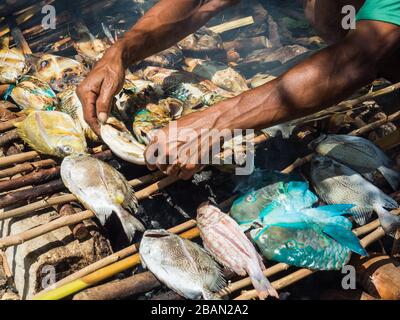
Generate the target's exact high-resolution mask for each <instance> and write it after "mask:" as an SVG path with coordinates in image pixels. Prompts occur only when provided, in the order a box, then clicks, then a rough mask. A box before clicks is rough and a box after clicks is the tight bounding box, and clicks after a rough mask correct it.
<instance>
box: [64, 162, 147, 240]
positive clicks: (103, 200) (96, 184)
mask: <svg viewBox="0 0 400 320" xmlns="http://www.w3.org/2000/svg"><path fill="white" fill-rule="evenodd" d="M61 178H62V180H63V182H64V184H65V186H66V187H67V188H68V190H69V191H70V192H71V193H72V194H74V195H75V196H76V197H77V198H78V199H79V201H80V202H82V204H83V205H84V206H85V208H87V209H89V210H91V211H93V212H94V213H95V214H96V217H97V218H98V219H99V220H100V223H101V224H102V225H103V226H104V225H105V223H106V222H107V220H108V219H109V218H110V217H111V215H112V214H113V213H115V214H116V215H117V216H118V218H119V220H120V222H121V224H122V227H123V229H124V232H125V234H126V236H127V238H128V240H129V241H132V239H133V237H134V235H135V232H136V230H139V231H144V229H145V228H144V226H143V224H142V223H141V222H140V221H139V220H138V219H137V218H135V217H134V216H133V215H132V214H131V213H130V212H129V211H128V210H133V211H135V210H136V209H137V200H136V198H135V195H134V192H133V190H132V189H131V186H130V185H129V183H128V181H127V180H126V179H125V177H124V176H123V175H122V174H121V173H119V172H118V171H117V170H116V169H114V168H113V167H112V166H110V165H109V164H107V163H105V162H103V161H101V160H98V159H96V158H93V157H91V156H89V155H72V156H69V157H66V158H64V160H63V162H62V164H61Z"/></svg>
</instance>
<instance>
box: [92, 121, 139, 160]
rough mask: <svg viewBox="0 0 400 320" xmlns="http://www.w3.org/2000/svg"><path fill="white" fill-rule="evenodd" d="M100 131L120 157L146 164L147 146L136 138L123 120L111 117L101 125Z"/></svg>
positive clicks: (104, 139) (105, 140)
mask: <svg viewBox="0 0 400 320" xmlns="http://www.w3.org/2000/svg"><path fill="white" fill-rule="evenodd" d="M100 132H101V138H102V139H103V141H104V142H105V143H106V144H107V145H108V146H109V148H110V149H111V151H112V152H113V153H115V154H116V155H117V156H118V157H120V158H121V159H123V160H125V161H128V162H131V163H135V164H139V165H144V164H145V161H144V150H145V146H144V145H143V144H140V143H139V142H137V141H136V140H135V138H134V137H133V136H132V134H131V133H130V132H129V131H128V129H127V128H126V127H125V125H124V124H123V123H122V122H120V121H118V120H117V119H115V118H113V117H110V118H108V119H107V122H106V123H105V124H102V125H101V126H100Z"/></svg>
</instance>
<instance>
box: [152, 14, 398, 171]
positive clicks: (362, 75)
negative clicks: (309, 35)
mask: <svg viewBox="0 0 400 320" xmlns="http://www.w3.org/2000/svg"><path fill="white" fill-rule="evenodd" d="M399 47H400V27H399V26H396V25H393V24H390V23H384V22H379V21H360V22H359V23H358V24H357V28H356V30H353V31H351V32H350V33H349V34H348V35H347V36H346V38H344V39H343V40H342V41H341V42H340V43H338V44H336V45H333V46H330V47H328V48H326V49H324V50H322V51H320V52H318V53H317V54H315V55H313V56H312V57H310V58H308V59H307V60H305V61H304V62H302V63H300V64H299V65H297V66H295V67H294V68H292V69H291V70H289V71H288V72H287V73H285V74H284V75H282V76H281V77H279V78H277V79H275V80H274V81H272V82H269V83H267V84H265V85H263V86H261V87H258V88H256V89H253V90H250V91H247V92H245V93H243V94H241V95H239V96H238V97H236V98H233V99H230V100H226V101H224V102H221V103H219V104H217V105H214V106H213V107H211V108H209V109H207V110H204V111H202V112H198V113H194V114H190V115H189V116H187V117H184V118H181V119H179V120H178V121H177V122H176V124H177V126H178V129H179V130H181V129H183V128H185V127H186V128H191V129H193V130H196V131H198V132H200V130H201V129H204V128H210V129H220V130H222V129H230V130H233V129H250V128H252V129H261V128H266V127H271V126H274V125H276V124H279V123H283V122H286V121H289V120H292V119H295V118H299V117H302V116H305V115H309V114H312V113H314V112H316V111H319V110H322V109H324V108H325V107H329V106H331V105H333V104H335V103H338V102H340V101H341V100H343V99H344V98H346V97H348V96H349V95H351V94H352V93H353V92H354V91H355V90H357V89H358V88H360V87H362V86H363V85H367V84H368V83H370V82H371V81H373V80H374V79H375V78H376V77H377V74H378V71H379V69H380V65H381V64H382V63H383V62H384V61H385V58H386V57H389V56H390V55H392V54H393V53H394V52H395V50H396V49H398V48H399ZM168 130H169V128H168V127H166V128H164V129H163V130H162V131H161V132H160V133H159V135H157V136H156V138H155V140H154V141H155V142H154V143H153V145H151V148H148V153H146V158H148V159H150V157H151V153H150V152H152V151H153V150H155V149H157V150H158V152H159V153H162V154H168V153H170V150H172V149H173V148H174V150H176V149H177V150H178V153H179V154H183V153H185V150H184V149H185V148H186V149H187V150H190V148H193V146H191V145H190V143H188V141H185V143H182V142H181V141H182V140H183V138H182V137H179V133H178V137H177V138H176V139H175V140H171V138H169V140H168V138H164V136H167V135H166V133H168ZM179 130H178V132H179ZM182 131H183V130H182ZM201 143H203V142H202V141H201V140H200V139H193V144H196V148H197V149H201V145H200V144H201ZM202 151H203V150H202ZM153 158H154V157H153ZM152 164H153V165H152V166H150V167H151V168H154V167H158V168H159V169H161V170H163V171H165V172H167V173H168V174H171V175H178V176H179V177H180V178H182V179H188V178H190V177H191V176H192V175H193V174H194V173H195V172H196V170H198V169H199V166H198V165H194V164H190V163H175V164H169V165H165V164H163V163H160V162H156V163H155V165H154V163H152Z"/></svg>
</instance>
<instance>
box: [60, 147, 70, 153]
mask: <svg viewBox="0 0 400 320" xmlns="http://www.w3.org/2000/svg"><path fill="white" fill-rule="evenodd" d="M62 150H63V152H65V153H67V154H70V153H71V152H72V148H71V146H62Z"/></svg>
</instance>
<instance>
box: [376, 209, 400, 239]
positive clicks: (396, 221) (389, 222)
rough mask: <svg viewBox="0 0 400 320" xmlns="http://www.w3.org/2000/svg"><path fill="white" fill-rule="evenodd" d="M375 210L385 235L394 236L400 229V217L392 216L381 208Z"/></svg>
mask: <svg viewBox="0 0 400 320" xmlns="http://www.w3.org/2000/svg"><path fill="white" fill-rule="evenodd" d="M374 210H375V212H376V213H377V214H378V217H379V221H380V223H381V226H382V228H383V230H385V233H386V234H388V235H390V236H393V234H394V233H395V232H396V230H397V229H400V216H396V215H394V214H391V213H390V212H389V211H387V210H386V209H385V208H383V207H381V206H375V207H374Z"/></svg>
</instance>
